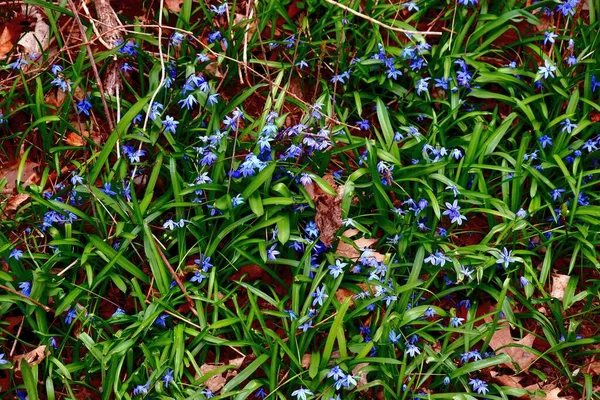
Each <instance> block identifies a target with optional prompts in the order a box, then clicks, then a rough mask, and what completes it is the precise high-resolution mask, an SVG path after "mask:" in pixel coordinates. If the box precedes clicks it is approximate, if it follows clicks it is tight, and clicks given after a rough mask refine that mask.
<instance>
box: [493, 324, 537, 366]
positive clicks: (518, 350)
mask: <svg viewBox="0 0 600 400" xmlns="http://www.w3.org/2000/svg"><path fill="white" fill-rule="evenodd" d="M485 321H486V322H492V318H491V317H487V318H485ZM498 325H499V326H500V329H498V330H497V331H496V332H494V335H493V336H492V339H491V340H490V347H491V348H492V349H494V351H495V352H496V353H505V354H507V355H508V356H509V357H510V358H511V359H512V361H513V362H514V363H516V364H517V365H518V366H519V368H518V370H517V368H515V366H514V364H513V363H506V364H505V365H506V366H507V367H509V368H511V369H512V370H514V371H515V372H519V371H524V370H526V369H527V368H529V366H530V365H531V364H532V363H533V361H535V355H534V354H533V353H531V352H530V351H528V350H527V349H528V348H531V346H532V345H533V342H534V340H535V336H534V335H533V334H531V333H528V334H527V335H525V336H524V337H523V339H520V340H514V339H513V337H512V335H511V333H510V325H509V324H508V323H507V322H501V323H499V324H498Z"/></svg>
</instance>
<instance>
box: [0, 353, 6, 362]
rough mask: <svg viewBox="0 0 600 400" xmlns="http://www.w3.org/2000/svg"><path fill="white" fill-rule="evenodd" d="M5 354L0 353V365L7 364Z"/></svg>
mask: <svg viewBox="0 0 600 400" xmlns="http://www.w3.org/2000/svg"><path fill="white" fill-rule="evenodd" d="M4 357H6V354H4V353H0V365H4V364H8V360H5V359H4Z"/></svg>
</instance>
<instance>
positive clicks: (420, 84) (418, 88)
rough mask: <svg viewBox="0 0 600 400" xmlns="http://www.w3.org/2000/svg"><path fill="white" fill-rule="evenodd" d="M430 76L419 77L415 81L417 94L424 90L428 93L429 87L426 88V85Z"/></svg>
mask: <svg viewBox="0 0 600 400" xmlns="http://www.w3.org/2000/svg"><path fill="white" fill-rule="evenodd" d="M430 79H431V78H423V79H419V81H418V82H417V86H416V88H415V89H416V91H417V95H419V96H420V95H421V93H423V92H425V93H429V89H428V85H429V80H430Z"/></svg>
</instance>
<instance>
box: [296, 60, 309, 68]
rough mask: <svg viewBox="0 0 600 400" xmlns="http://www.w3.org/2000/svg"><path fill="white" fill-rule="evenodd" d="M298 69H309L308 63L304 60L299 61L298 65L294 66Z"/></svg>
mask: <svg viewBox="0 0 600 400" xmlns="http://www.w3.org/2000/svg"><path fill="white" fill-rule="evenodd" d="M294 65H295V66H296V67H298V68H299V69H303V68H308V66H309V65H308V63H307V62H306V61H304V60H300V61H298V62H297V63H296V64H294Z"/></svg>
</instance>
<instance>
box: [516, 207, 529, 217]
mask: <svg viewBox="0 0 600 400" xmlns="http://www.w3.org/2000/svg"><path fill="white" fill-rule="evenodd" d="M515 216H516V217H517V218H525V217H526V216H527V211H525V210H524V209H522V208H519V211H517V212H516V213H515Z"/></svg>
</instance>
